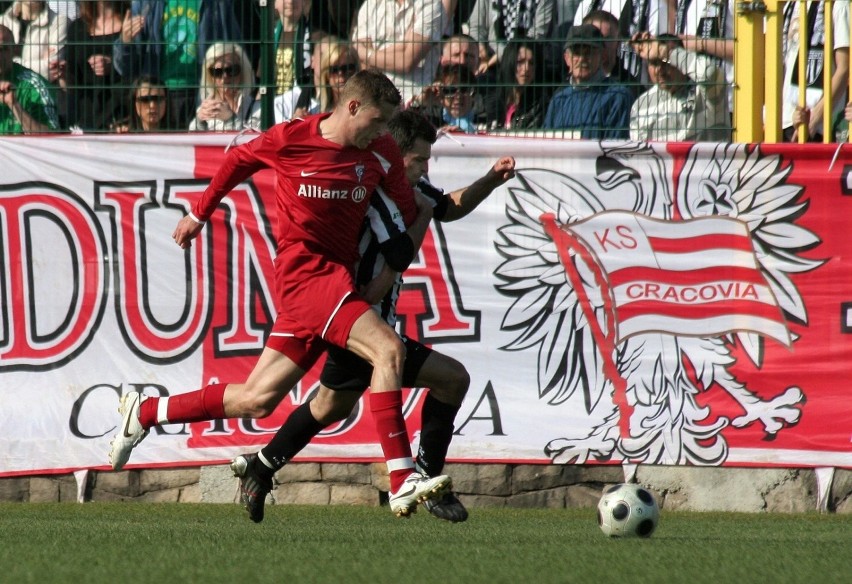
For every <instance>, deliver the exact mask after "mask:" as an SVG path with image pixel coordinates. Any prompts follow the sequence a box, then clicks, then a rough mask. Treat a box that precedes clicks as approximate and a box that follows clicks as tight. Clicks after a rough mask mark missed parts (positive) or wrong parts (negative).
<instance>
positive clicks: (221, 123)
mask: <svg viewBox="0 0 852 584" xmlns="http://www.w3.org/2000/svg"><path fill="white" fill-rule="evenodd" d="M198 94H199V101H200V103H201V105H199V106H198V109H197V110H196V111H195V118H194V119H193V120H192V122H190V124H189V129H190V130H191V131H201V132H229V131H239V130H242V129H244V128H246V127H253V126H254V124H255V121H254V120H256V119H257V118H256V117H255V118H254V119H253V117H252V116H253V114H254V113H255V112H256V111H257V110H258V109H259V108H260V104H259V103H258V102H256V101H255V99H254V73H253V72H252V68H251V61H250V60H249V58H248V55H246V52H245V51H244V50H243V47H242V46H241V45H240V44H238V43H231V42H227V43H221V42H220V43H213V44H212V45H210V47H209V48H208V49H207V52H206V53H205V55H204V70H203V72H202V74H201V87H200V88H199V90H198Z"/></svg>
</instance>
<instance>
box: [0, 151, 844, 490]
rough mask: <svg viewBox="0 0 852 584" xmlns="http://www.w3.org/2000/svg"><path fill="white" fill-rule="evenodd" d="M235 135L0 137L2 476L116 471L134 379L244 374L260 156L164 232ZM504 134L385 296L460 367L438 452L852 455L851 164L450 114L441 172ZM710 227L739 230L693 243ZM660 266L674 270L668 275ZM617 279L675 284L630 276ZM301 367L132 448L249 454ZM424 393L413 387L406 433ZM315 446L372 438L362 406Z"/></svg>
mask: <svg viewBox="0 0 852 584" xmlns="http://www.w3.org/2000/svg"><path fill="white" fill-rule="evenodd" d="M232 138H233V137H232V136H196V135H193V136H150V137H148V136H73V137H71V136H66V137H53V138H28V137H21V138H2V139H0V152H2V153H3V154H2V159H0V242H2V250H0V264H2V266H3V279H2V281H0V301H2V302H0V306H2V308H0V449H2V452H3V455H2V459H0V476H11V475H17V474H36V473H59V472H69V471H71V470H76V469H84V468H107V451H108V444H109V441H110V439H111V437H112V434H113V432H114V431H115V427H116V424H117V423H118V421H119V416H118V414H117V412H116V408H117V406H118V399H119V397H120V395H121V394H122V393H125V392H128V391H137V390H141V391H144V392H145V393H147V394H150V395H175V394H179V393H182V392H185V391H191V390H195V389H198V388H200V387H202V386H203V385H206V384H207V383H210V382H212V381H222V382H227V381H242V380H243V379H244V378H245V376H247V374H248V372H249V371H250V370H251V367H252V366H253V364H254V361H255V359H256V357H257V355H258V354H259V352H260V350H261V348H262V346H263V342H264V339H265V334H266V331H267V328H268V325H269V322H270V320H271V318H272V317H273V308H272V300H271V298H272V294H271V292H270V290H271V286H272V285H273V278H272V272H271V260H272V257H273V255H274V237H273V233H274V229H275V218H274V209H275V207H274V204H273V188H272V185H273V177H272V175H271V172H269V171H264V172H262V173H259V174H258V175H256V176H255V177H254V178H253V179H252V180H251V181H249V182H247V183H245V184H243V185H241V186H240V187H238V188H237V189H235V191H234V192H233V193H232V195H230V196H229V197H226V199H225V201H224V202H223V204H222V206H221V208H220V209H219V211H218V212H217V213H216V215H215V216H214V219H213V220H211V221H210V223H209V224H208V226H207V227H206V228H205V231H204V234H203V237H202V238H201V239H200V240H199V242H198V245H195V246H193V248H192V251H189V252H182V251H180V250H178V249H177V248H176V247H175V246H174V244H173V242H172V240H171V233H172V230H173V228H174V225H175V224H176V222H177V221H178V220H179V218H180V217H181V216H182V215H183V213H185V212H186V210H187V209H188V207H189V205H190V204H191V202H192V201H194V200H195V198H196V197H197V196H198V194H199V193H200V192H201V191H203V189H204V188H205V186H206V184H207V181H208V179H209V177H210V176H211V174H212V172H213V171H214V170H215V168H216V166H217V165H218V164H219V162H220V161H221V159H222V156H223V152H224V149H225V147H226V146H227V144H228V143H229V142H230V141H231V139H232ZM240 139H248V137H242V138H240ZM507 154H511V155H514V156H515V157H516V159H517V163H518V169H519V171H518V176H517V178H516V179H515V180H513V181H511V182H510V183H508V184H507V185H506V186H505V187H502V188H501V189H499V190H497V191H496V192H495V193H494V194H493V195H492V196H491V197H490V198H489V199H488V200H487V201H486V202H485V203H483V205H482V206H481V207H480V208H479V209H477V210H476V211H474V213H473V214H471V215H470V216H469V217H467V218H465V219H463V220H461V221H458V222H454V223H449V224H441V225H433V227H432V230H431V232H430V234H429V236H428V237H427V240H426V242H425V244H424V247H423V249H422V250H421V255H420V257H419V259H418V260H417V261H415V263H414V264H412V266H411V269H410V270H409V271H408V272H407V274H406V290H405V292H404V294H403V297H402V299H401V301H400V315H401V317H402V318H401V328H402V329H403V330H404V331H405V332H406V333H407V334H409V335H411V336H415V337H416V338H419V339H420V340H421V341H423V342H425V343H427V344H429V345H431V346H432V347H433V348H434V349H436V350H439V351H442V352H445V353H448V354H450V355H452V356H453V357H455V358H457V359H458V360H460V361H461V362H462V363H464V364H465V365H466V367H467V368H468V370H469V372H470V375H471V387H470V390H469V393H468V396H467V399H466V400H465V403H464V405H463V406H462V409H461V411H460V412H459V415H458V417H457V420H456V436H455V438H454V441H453V444H452V447H451V449H450V453H449V458H450V460H455V461H469V462H488V461H502V462H526V463H548V462H557V463H563V462H564V463H567V462H571V463H617V462H620V461H629V462H635V463H641V462H644V463H653V464H697V465H724V464H728V465H756V466H772V465H780V466H845V467H852V448H850V446H852V442H850V440H852V406H850V405H849V402H850V400H848V399H847V397H846V396H845V395H843V391H842V389H841V388H840V387H839V386H840V385H842V384H839V383H837V381H836V378H835V377H834V376H833V375H830V374H829V372H830V371H832V367H834V368H835V369H834V370H836V369H837V368H838V367H841V368H844V369H845V368H848V363H849V362H852V359H850V357H852V355H849V354H847V353H849V352H850V349H848V348H847V346H849V343H848V339H846V337H845V335H846V334H848V332H847V331H846V329H844V325H845V323H844V322H841V321H842V318H843V315H844V314H845V312H843V311H842V310H841V307H842V306H845V303H844V301H843V290H842V288H841V287H839V285H838V284H837V283H836V282H838V281H840V280H842V278H838V274H841V273H848V269H849V268H848V267H845V266H841V265H839V264H840V263H841V262H847V261H849V258H852V253H850V252H852V250H850V249H847V248H849V247H850V245H852V244H850V243H849V242H848V241H846V240H844V239H843V238H842V237H840V236H839V235H838V234H843V233H845V232H846V231H847V230H848V221H844V220H843V219H842V217H844V216H852V215H850V214H849V213H840V212H838V211H833V210H832V209H836V208H837V205H842V204H845V203H846V201H845V199H844V197H842V195H841V193H840V187H839V185H840V184H841V172H843V171H841V170H840V167H838V170H837V171H835V172H834V173H825V172H822V173H821V174H820V173H814V172H806V170H807V169H804V168H803V170H802V171H801V173H800V174H798V175H797V170H796V169H794V167H793V163H792V162H791V160H792V159H793V154H794V151H793V150H792V148H791V149H790V150H784V148H783V147H776V149H775V150H774V151H773V153H769V154H767V153H766V152H765V151H761V150H759V149H755V148H754V147H747V146H744V145H710V144H705V145H697V146H688V145H668V146H667V145H665V144H659V145H648V144H636V143H618V142H616V143H594V142H571V141H562V140H546V139H541V140H538V139H510V138H492V137H476V136H474V137H466V136H465V137H455V136H454V137H453V138H452V139H442V140H440V141H439V142H438V144H436V145H435V147H434V150H433V160H432V163H431V165H430V179H431V180H432V182H433V183H434V184H436V185H438V186H440V187H441V188H443V189H445V190H446V191H451V190H453V189H456V188H459V187H462V186H465V185H467V184H469V183H471V182H473V181H474V180H475V179H477V178H478V177H480V176H481V175H482V174H484V173H485V172H486V171H487V170H488V168H489V167H490V166H491V164H492V163H493V162H494V161H495V160H496V159H497V158H498V157H499V156H501V155H507ZM825 159H826V160H825V162H826V167H827V161H828V160H829V159H830V153H828V151H826V156H825ZM803 164H804V163H803ZM844 176H845V175H844ZM805 177H808V178H807V180H806V179H805ZM808 181H811V182H814V183H815V184H813V185H808V190H807V191H806V190H805V188H804V185H805V183H806V182H808ZM819 181H824V182H819ZM826 185H829V186H826ZM811 187H813V188H811ZM818 192H819V196H816V195H814V194H810V193H818ZM809 195H810V196H809ZM823 199H824V200H823ZM806 209H807V213H806V212H805V210H806ZM611 211H618V212H619V213H618V214H614V215H607V212H611ZM545 215H549V216H552V218H553V219H552V224H553V226H555V227H556V228H557V229H558V231H559V232H561V233H563V234H565V236H566V237H567V238H568V239H571V240H572V241H574V242H575V243H576V242H582V244H583V247H584V249H586V250H587V251H588V250H592V249H593V248H594V246H595V241H596V240H595V235H594V233H595V231H596V230H597V231H600V230H604V229H607V228H612V229H615V228H618V227H619V226H620V225H626V224H631V225H642V226H643V229H645V232H646V235H645V236H643V237H647V238H650V239H649V241H650V240H654V241H652V243H651V244H649V245H648V246H646V248H647V249H645V250H644V251H642V252H641V253H639V252H637V253H636V254H633V255H632V256H629V255H628V254H627V253H626V252H624V251H623V250H622V253H619V250H618V249H615V248H614V247H612V248H609V249H608V250H607V251H609V252H612V258H615V259H616V260H619V261H621V262H622V263H621V264H619V263H618V261H615V263H612V261H611V258H607V259H606V261H604V259H603V258H602V257H601V255H600V253H590V254H583V253H579V252H578V249H574V248H573V245H568V244H565V245H563V243H565V242H564V241H563V238H562V236H557V235H556V232H555V231H548V229H547V228H546V225H545V222H544V221H543V219H542V217H543V216H545ZM709 216H713V217H716V218H715V219H708V217H709ZM722 217H725V219H722ZM650 220H653V221H652V222H650ZM584 222H585V223H584ZM651 223H652V224H653V225H654V226H656V227H655V229H656V228H658V229H657V231H654V229H650V230H649V228H648V227H647V226H648V225H650V224H651ZM684 226H687V227H684ZM696 226H700V227H701V229H700V230H698V231H695V230H694V229H695V227H696ZM684 228H686V229H688V230H691V231H689V234H690V235H691V236H694V237H692V238H683V241H679V242H678V243H676V244H671V243H668V244H665V243H659V241H660V240H661V239H666V238H669V239H672V238H675V239H676V237H675V235H673V234H677V233H680V232H682V229H684ZM730 228H733V230H734V231H733V232H730ZM679 229H680V230H681V231H679ZM584 230H585V231H584ZM726 230H728V231H726ZM729 232H730V233H729ZM725 233H728V234H729V235H730V234H731V233H733V236H735V237H736V238H737V240H736V242H735V243H731V241H728V243H726V244H725V245H718V244H712V245H710V247H708V246H707V243H708V241H709V239H712V238H713V237H722V236H723V235H724V234H725ZM572 234H573V235H572ZM720 234H721V235H720ZM847 239H848V238H847ZM643 241H644V240H643ZM597 242H598V245H601V240H600V239H598V240H597ZM614 242H615V240H614V239H610V240H608V241H605V242H604V243H605V244H609V243H614ZM654 242H656V243H654ZM684 242H685V243H684ZM654 245H659V246H660V247H658V248H654ZM667 246H668V247H667ZM671 246H676V247H677V246H681V247H677V249H675V250H672V249H671ZM684 246H685V247H684ZM744 248H745V249H744ZM661 250H662V251H661ZM707 250H711V251H707ZM597 252H601V249H598V250H597ZM666 253H668V254H672V253H676V254H677V255H679V256H682V257H679V259H678V260H677V262H679V263H678V264H677V266H676V267H674V268H672V267H671V266H667V265H664V258H663V257H662V255H660V254H666ZM654 254H657V255H654ZM640 256H641V257H640ZM708 258H710V259H712V261H710V262H709V264H708ZM832 258H834V260H833V262H832V261H830V260H832ZM624 262H627V264H624ZM648 262H651V264H648ZM625 265H628V266H630V267H631V268H632V269H633V270H634V271H633V272H631V273H630V274H629V275H627V274H626V273H625V272H621V273H620V274H619V266H620V268H624V266H625ZM649 265H651V266H652V267H653V268H654V269H655V270H657V271H658V272H659V271H663V272H666V271H670V270H675V271H677V272H678V273H679V275H678V276H677V277H675V278H674V279H673V280H672V281H670V282H669V283H668V284H667V285H669V287H670V288H671V290H670V291H668V292H665V291H663V292H660V288H659V287H656V288H655V287H653V286H651V287H649V284H648V283H649V282H652V283H653V284H654V286H659V285H660V284H659V277H660V275H659V273H658V274H656V275H654V274H651V272H650V271H647V270H645V268H647V267H648V266H649ZM640 267H641V269H642V270H645V271H642V272H641V273H640V272H639V271H636V270H639V269H640ZM566 268H567V269H566ZM844 269H845V270H847V272H843V270H844ZM702 270H704V271H702ZM706 270H712V271H713V273H712V274H708V273H707V272H706ZM666 277H668V278H669V279H670V280H671V279H672V276H671V274H670V273H669V274H668V275H667V276H666ZM702 278H703V279H702ZM619 282H621V284H619ZM631 282H634V283H635V282H640V283H642V285H643V286H644V287H643V288H642V290H644V292H645V293H653V294H658V295H662V296H665V297H662V296H660V297H659V298H656V297H655V298H650V300H652V301H654V302H650V301H649V298H644V299H642V300H641V301H640V300H639V299H636V298H629V296H630V294H631V293H633V292H631V290H633V291H635V289H628V287H627V286H628V284H630V283H631ZM702 282H703V283H702ZM707 282H709V284H707ZM611 285H612V286H614V288H612V289H611V288H610V286H611ZM738 286H741V287H740V288H738ZM749 286H751V288H748V287H749ZM737 290H739V291H740V292H741V293H738V292H737ZM649 291H650V292H649ZM610 292H612V294H614V296H611V295H610ZM711 294H716V295H718V296H720V297H719V298H717V297H713V298H711V297H710V296H708V295H711ZM737 294H739V296H738V297H737V298H736V299H735V300H736V302H735V303H734V304H731V303H730V302H729V303H728V304H724V303H723V302H722V301H729V300H731V298H730V297H731V296H732V295H737ZM694 295H698V297H697V298H698V299H699V300H701V302H695V301H694V300H695V299H696V297H695V296H694ZM702 295H703V296H702ZM726 295H727V297H726V298H721V296H726ZM608 298H610V299H614V301H613V303H612V305H611V306H607V302H608V300H607V299H608ZM631 306H633V307H634V309H635V310H633V312H630V310H631V308H630V307H631ZM731 306H733V308H731ZM756 306H757V307H759V308H754V307H756ZM636 307H639V308H636ZM749 307H752V308H749ZM663 308H665V310H662V309H663ZM619 310H622V313H621V314H619V313H618V311H619ZM708 310H709V312H708ZM815 314H816V315H819V318H814V316H813V315H815ZM628 317H631V318H628ZM619 319H621V321H622V324H623V326H625V327H626V328H625V330H622V331H621V333H622V334H619V335H618V336H614V334H613V331H614V329H613V326H614V325H617V324H618V320H619ZM631 323H632V324H631ZM684 323H686V324H684ZM628 325H629V326H628ZM849 326H852V319H850V325H849ZM625 331H629V333H626V332H625ZM788 339H789V342H788ZM787 344H789V345H790V347H788V346H787ZM821 372H825V373H821ZM315 382H316V372H312V373H311V374H309V376H308V377H307V378H306V379H305V381H303V383H301V384H300V385H299V386H298V387H297V388H296V389H295V390H294V391H293V392H291V394H290V395H289V396H288V398H287V399H286V400H285V402H284V403H282V405H281V407H280V408H279V410H278V411H277V412H276V413H275V414H273V416H271V417H270V418H268V419H266V420H229V421H217V422H210V423H199V424H188V425H185V426H184V425H177V426H176V425H171V426H165V427H162V428H156V429H155V430H154V431H153V432H152V435H151V436H149V437H148V438H147V439H146V440H145V441H144V442H143V443H142V444H141V445H140V446H139V447H138V448H137V449H136V450H135V451H134V454H133V457H132V458H131V461H130V464H129V465H128V468H133V467H156V466H181V465H191V464H206V463H213V462H222V461H225V460H229V459H230V458H231V457H233V456H234V455H236V454H238V453H241V452H245V451H254V450H257V449H258V447H259V446H261V445H263V444H265V443H266V442H267V441H268V440H269V438H270V437H271V432H274V431H275V430H276V429H277V428H278V427H279V426H280V424H281V423H282V421H283V420H284V419H285V418H286V415H287V414H288V413H289V412H290V411H292V409H293V408H294V407H295V406H297V405H298V404H300V403H302V402H303V401H304V400H305V399H307V397H308V396H309V394H310V392H311V391H312V390H313V389H315ZM422 395H423V392H422V390H416V391H407V392H406V396H407V406H406V407H407V410H406V411H407V413H408V416H409V418H408V419H409V424H410V426H409V427H410V429H411V430H412V436H413V437H414V439H415V441H416V430H417V428H418V426H419V413H418V412H419V405H420V402H421V399H422ZM808 412H810V413H809V414H808ZM805 414H808V415H805ZM767 438H771V439H772V441H771V442H770V441H767V440H766V439H767ZM302 459H303V460H341V459H346V460H380V459H381V456H380V450H379V447H378V445H377V444H376V443H375V442H374V438H373V426H372V421H371V419H370V416H369V408H364V407H360V408H359V409H358V410H357V411H356V412H355V413H353V416H352V417H350V419H349V420H347V421H346V422H344V423H341V424H339V425H337V426H335V427H333V428H330V429H329V430H328V431H326V432H324V433H323V434H322V435H321V436H320V437H318V439H317V440H316V441H315V442H314V443H312V444H311V445H310V446H308V448H307V449H306V450H305V451H304V452H303V456H302Z"/></svg>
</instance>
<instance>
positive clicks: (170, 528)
mask: <svg viewBox="0 0 852 584" xmlns="http://www.w3.org/2000/svg"><path fill="white" fill-rule="evenodd" d="M850 542H852V517H850V516H846V515H817V514H798V515H770V514H731V513H680V512H666V511H664V512H663V515H662V519H661V522H660V526H659V528H658V529H657V532H656V533H655V534H654V536H653V537H652V538H650V539H647V540H639V539H623V540H619V539H609V538H607V537H605V536H604V535H603V534H602V533H601V532H600V530H599V529H598V527H597V522H596V519H595V512H594V510H591V509H492V508H487V509H483V508H474V509H471V517H470V520H469V521H467V522H466V523H462V524H450V523H446V522H443V521H441V520H438V519H436V518H434V517H431V516H429V514H428V513H427V512H426V511H425V510H423V509H421V510H420V512H419V513H418V514H417V515H416V516H415V517H413V518H412V519H410V520H402V519H396V518H395V517H394V516H393V515H392V514H391V513H390V511H389V510H388V509H387V508H367V507H334V506H332V507H303V506H281V505H279V506H270V507H268V508H267V514H266V519H265V520H264V522H263V523H261V524H259V525H255V524H254V523H252V522H251V521H249V520H248V517H247V516H246V515H245V513H244V511H243V510H242V509H240V508H239V507H237V506H235V505H234V506H232V505H194V504H126V503H125V504H121V503H87V504H83V505H79V504H68V503H59V504H0V567H2V572H0V581H2V582H14V583H16V584H19V583H24V582H45V583H49V582H72V583H86V584H100V583H104V584H118V583H123V584H132V583H136V582H140V583H141V582H146V583H155V584H170V583H172V582H181V583H195V582H204V583H214V582H281V583H291V582H292V583H295V582H298V583H300V584H302V583H313V582H323V583H324V582H334V583H341V584H349V583H359V582H365V583H370V584H384V583H389V584H390V583H394V584H395V583H407V582H412V583H417V584H429V583H433V582H434V583H442V584H445V583H446V584H455V583H479V582H483V583H488V584H500V583H504V582H505V583H512V584H539V583H542V584H544V583H550V582H553V583H567V582H580V583H589V584H598V583H604V582H619V583H622V582H629V583H631V584H634V583H655V584H657V583H664V582H686V583H688V584H699V583H702V582H707V583H713V584H719V583H724V582H773V583H785V582H808V583H811V582H819V583H820V584H826V583H832V582H838V583H840V582H849V581H850V580H849V577H850V576H849V575H850V574H852V554H850V549H852V548H850Z"/></svg>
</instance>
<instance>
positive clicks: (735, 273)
mask: <svg viewBox="0 0 852 584" xmlns="http://www.w3.org/2000/svg"><path fill="white" fill-rule="evenodd" d="M631 282H637V283H638V282H657V283H660V284H671V285H673V286H698V285H702V284H708V285H709V284H714V283H718V282H734V283H743V284H759V285H762V286H764V285H766V280H765V279H764V278H763V275H762V274H761V273H760V272H759V271H757V270H753V269H751V268H738V267H732V266H719V267H716V268H699V269H694V270H684V271H677V270H661V269H659V268H648V267H635V268H634V267H629V268H622V269H620V270H615V271H613V272H610V274H609V284H610V286H611V287H613V288H615V287H617V286H622V285H624V284H629V283H631Z"/></svg>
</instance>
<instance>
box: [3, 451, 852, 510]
mask: <svg viewBox="0 0 852 584" xmlns="http://www.w3.org/2000/svg"><path fill="white" fill-rule="evenodd" d="M445 472H446V473H447V474H449V475H451V476H452V477H453V483H454V490H455V491H456V492H457V493H458V494H459V496H460V498H461V499H462V501H463V502H464V503H465V504H466V505H467V506H468V507H471V508H476V507H550V508H562V507H593V506H594V505H596V504H597V501H598V497H599V496H600V492H601V489H602V488H603V486H604V485H606V484H612V483H618V482H623V481H624V473H623V471H622V469H621V467H618V466H562V465H504V464H488V465H474V464H448V465H447V467H446V469H445ZM82 475H85V476H82ZM635 477H636V482H639V483H641V484H643V485H645V486H647V487H649V488H650V489H651V490H653V491H654V492H655V493H656V494H657V496H658V498H659V501H660V504H661V505H662V506H663V507H664V508H665V509H681V510H689V511H743V512H781V513H792V512H803V511H813V510H816V509H820V508H822V510H824V511H828V512H836V513H844V514H845V513H852V471H850V470H842V469H838V470H837V471H836V472H835V474H834V477H833V481H832V484H831V488H830V489H829V490H828V491H827V492H826V493H825V500H824V501H821V500H820V493H819V489H818V481H817V477H816V471H814V470H813V469H740V468H725V469H722V468H697V467H641V466H640V467H638V468H637V469H636V475H635ZM276 482H277V484H278V488H276V489H275V490H274V491H273V493H272V494H273V497H274V499H275V504H285V505H286V504H303V505H329V504H334V505H380V504H381V503H382V502H383V501H384V500H386V497H387V495H386V492H387V489H388V479H387V474H386V471H385V466H384V464H381V463H376V464H331V463H323V464H319V463H294V464H290V465H288V466H286V467H284V469H282V470H281V471H280V472H279V473H278V474H277V475H276ZM78 487H80V488H79V489H78ZM236 489H237V480H236V479H235V478H234V477H233V475H232V474H231V471H230V470H229V469H228V467H227V466H224V465H223V466H206V467H200V468H189V469H174V470H130V471H122V472H98V471H91V472H88V473H81V484H80V485H78V481H77V479H76V478H75V476H74V475H56V476H33V477H15V478H6V479H0V501H20V502H26V501H29V502H55V501H69V502H73V501H78V500H84V501H139V502H185V503H199V502H202V503H233V502H234V501H236Z"/></svg>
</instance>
